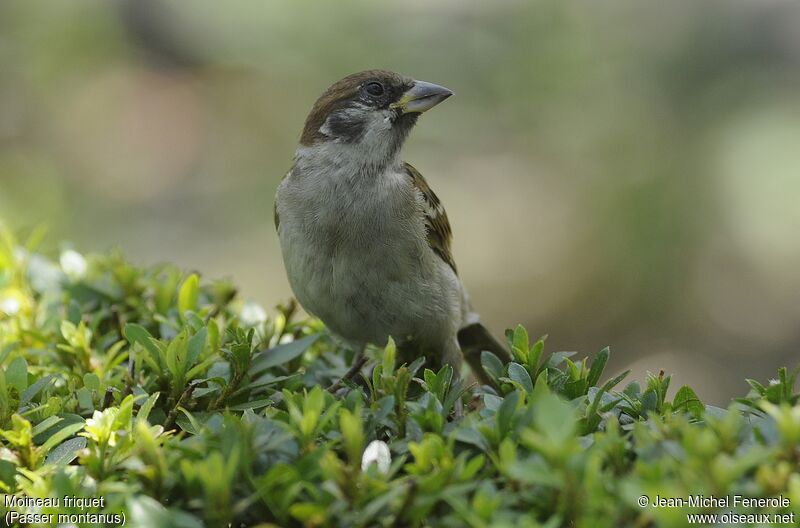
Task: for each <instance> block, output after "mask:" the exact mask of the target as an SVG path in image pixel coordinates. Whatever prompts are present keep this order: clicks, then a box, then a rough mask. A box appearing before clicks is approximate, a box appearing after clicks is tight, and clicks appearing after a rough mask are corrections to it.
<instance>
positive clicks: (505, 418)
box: [496, 391, 520, 437]
mask: <svg viewBox="0 0 800 528" xmlns="http://www.w3.org/2000/svg"><path fill="white" fill-rule="evenodd" d="M519 399H520V393H519V391H514V392H512V393H510V394H508V395H507V396H506V397H505V398H504V399H503V403H502V404H500V408H499V409H497V416H496V420H497V430H498V431H499V432H500V436H501V437H505V436H506V435H507V434H508V432H509V431H510V430H511V423H512V420H513V417H514V413H515V412H516V411H517V405H518V404H519Z"/></svg>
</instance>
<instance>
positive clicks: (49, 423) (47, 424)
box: [31, 416, 63, 436]
mask: <svg viewBox="0 0 800 528" xmlns="http://www.w3.org/2000/svg"><path fill="white" fill-rule="evenodd" d="M62 420H63V418H61V417H59V416H51V417H49V418H45V419H44V420H42V421H41V422H39V423H38V424H36V427H34V428H33V429H32V430H31V434H32V435H33V436H38V435H40V434H41V433H43V432H45V431H47V430H48V429H50V428H51V427H53V426H54V425H55V424H57V423H59V422H61V421H62Z"/></svg>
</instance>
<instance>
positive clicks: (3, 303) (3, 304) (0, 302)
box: [0, 297, 22, 315]
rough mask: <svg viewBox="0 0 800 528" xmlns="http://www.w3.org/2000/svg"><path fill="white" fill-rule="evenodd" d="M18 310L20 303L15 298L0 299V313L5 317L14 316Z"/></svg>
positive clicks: (20, 306)
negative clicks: (5, 315)
mask: <svg viewBox="0 0 800 528" xmlns="http://www.w3.org/2000/svg"><path fill="white" fill-rule="evenodd" d="M20 308H22V303H21V302H19V299H17V298H15V297H3V298H2V299H0V312H5V313H6V314H7V315H16V314H17V312H19V309H20Z"/></svg>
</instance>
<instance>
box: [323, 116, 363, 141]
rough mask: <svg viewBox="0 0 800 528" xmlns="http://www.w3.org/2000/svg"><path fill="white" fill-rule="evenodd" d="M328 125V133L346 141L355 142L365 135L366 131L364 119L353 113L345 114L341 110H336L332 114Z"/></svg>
mask: <svg viewBox="0 0 800 528" xmlns="http://www.w3.org/2000/svg"><path fill="white" fill-rule="evenodd" d="M327 127H328V131H329V132H328V133H329V134H330V135H331V136H332V137H333V138H335V139H339V140H341V141H343V142H345V143H355V142H356V141H358V140H360V139H361V138H362V137H363V136H364V131H365V123H364V121H362V120H360V119H357V118H355V117H353V116H352V115H343V114H342V113H340V112H334V113H333V114H331V115H330V117H329V118H328V122H327Z"/></svg>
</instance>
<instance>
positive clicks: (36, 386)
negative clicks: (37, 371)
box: [20, 374, 56, 404]
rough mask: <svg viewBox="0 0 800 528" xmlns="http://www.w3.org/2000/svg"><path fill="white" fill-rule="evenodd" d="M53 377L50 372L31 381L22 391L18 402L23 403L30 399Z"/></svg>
mask: <svg viewBox="0 0 800 528" xmlns="http://www.w3.org/2000/svg"><path fill="white" fill-rule="evenodd" d="M55 378H56V375H55V374H50V375H49V376H44V377H43V378H40V379H38V380H36V381H35V382H33V383H32V384H31V386H30V387H28V388H27V389H25V390H24V391H23V393H22V396H21V398H20V403H21V404H25V403H28V402H29V401H31V400H32V399H33V398H35V397H36V395H37V394H39V392H40V391H41V390H42V389H43V388H45V387H46V386H47V385H48V384H49V383H50V382H51V381H53V380H54V379H55Z"/></svg>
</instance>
